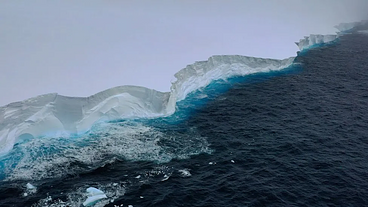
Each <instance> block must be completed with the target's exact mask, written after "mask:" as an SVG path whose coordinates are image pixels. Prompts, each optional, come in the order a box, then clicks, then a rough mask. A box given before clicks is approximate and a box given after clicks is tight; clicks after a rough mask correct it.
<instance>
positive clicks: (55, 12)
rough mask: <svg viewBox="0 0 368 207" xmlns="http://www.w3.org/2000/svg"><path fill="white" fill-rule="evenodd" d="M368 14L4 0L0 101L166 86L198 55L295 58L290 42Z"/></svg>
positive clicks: (322, 3)
mask: <svg viewBox="0 0 368 207" xmlns="http://www.w3.org/2000/svg"><path fill="white" fill-rule="evenodd" d="M367 10H368V0H239V1H235V0H230V1H228V0H221V1H220V0H211V1H210V0H182V1H179V0H177V1H162V0H161V1H160V0H159V1H150V0H149V1H136V0H134V1H133V0H132V1H126V0H124V1H123V0H122V1H118V0H106V1H94V0H80V1H71V0H64V1H48V0H43V1H40V0H35V1H26V0H24V1H20V0H2V1H1V2H0V106H2V105H5V104H8V103H10V102H14V101H20V100H23V99H26V98H30V97H33V96H36V95H41V94H44V93H52V92H57V93H59V94H62V95H67V96H89V95H92V94H94V93H97V92H99V91H102V90H105V89H108V88H110V87H114V86H118V85H140V86H145V87H148V88H153V89H156V90H160V91H169V88H170V85H171V83H170V80H172V78H173V75H174V74H175V72H177V71H179V70H180V69H182V68H184V67H185V66H186V65H188V64H192V63H194V62H195V61H199V60H207V59H208V58H209V57H210V56H212V55H233V54H238V55H247V56H256V57H269V58H279V59H281V58H287V57H290V56H295V54H296V51H297V49H298V48H297V46H296V45H295V44H294V42H295V41H298V40H299V39H300V38H302V37H303V36H305V35H309V34H311V33H320V34H327V33H334V32H335V31H336V30H335V29H334V28H333V26H334V25H336V24H338V23H340V22H351V21H357V20H361V19H363V18H365V16H364V15H365V14H366V13H368V12H367Z"/></svg>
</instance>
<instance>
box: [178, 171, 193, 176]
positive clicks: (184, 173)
mask: <svg viewBox="0 0 368 207" xmlns="http://www.w3.org/2000/svg"><path fill="white" fill-rule="evenodd" d="M178 172H180V175H181V176H182V177H190V176H192V174H190V172H189V170H188V169H183V170H178Z"/></svg>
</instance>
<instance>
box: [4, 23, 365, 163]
mask: <svg viewBox="0 0 368 207" xmlns="http://www.w3.org/2000/svg"><path fill="white" fill-rule="evenodd" d="M363 23H364V22H363ZM363 23H362V22H360V23H355V24H353V26H352V28H354V27H357V25H358V26H359V28H360V29H364V28H365V29H367V28H366V26H367V24H366V22H365V23H364V25H363ZM362 25H363V26H362ZM350 26H351V25H342V26H341V25H340V26H339V28H342V30H343V29H347V28H348V29H349V28H350ZM338 37H339V35H310V36H308V37H306V38H304V39H302V40H300V41H299V42H298V43H297V45H298V47H299V49H300V50H304V49H308V48H310V47H313V46H314V45H318V44H322V43H329V42H332V41H334V40H335V39H336V38H338ZM294 58H295V57H290V58H287V59H283V60H276V59H266V58H255V57H247V56H240V55H217V56H212V57H210V58H209V59H208V60H207V61H199V62H195V63H194V64H192V65H188V66H187V67H186V68H184V69H182V70H180V71H179V72H177V73H176V74H175V78H176V81H174V82H173V83H172V85H171V91H170V92H159V91H156V90H153V89H148V88H144V87H139V86H119V87H115V88H111V89H108V90H105V91H102V92H99V93H97V94H95V95H92V96H89V97H67V96H62V95H59V94H56V93H54V94H46V95H41V96H37V97H34V98H30V99H27V100H24V101H21V102H15V103H11V104H8V105H6V106H4V107H0V156H1V155H4V154H6V153H8V152H9V151H10V150H11V149H12V148H13V146H14V144H16V143H17V142H19V141H21V140H23V139H32V138H34V137H42V136H48V135H50V136H70V135H79V134H83V133H85V132H87V131H88V130H89V129H90V128H91V127H92V126H93V125H94V124H96V123H98V122H104V121H111V120H118V119H134V118H155V117H163V116H170V115H172V114H173V113H174V112H175V110H176V103H177V102H178V101H181V100H183V99H185V98H186V97H187V95H188V94H189V93H191V92H194V91H196V90H198V89H200V88H203V87H206V86H207V85H209V84H210V83H211V82H212V81H214V80H219V79H227V78H230V77H234V76H244V75H248V74H252V73H259V72H269V71H276V70H281V69H284V68H287V67H289V66H290V65H292V64H293V61H294Z"/></svg>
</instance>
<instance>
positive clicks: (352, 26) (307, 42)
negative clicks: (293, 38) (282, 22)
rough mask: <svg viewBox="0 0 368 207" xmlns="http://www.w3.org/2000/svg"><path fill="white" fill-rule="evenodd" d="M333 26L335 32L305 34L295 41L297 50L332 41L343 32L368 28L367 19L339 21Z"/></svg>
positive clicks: (343, 33) (359, 31)
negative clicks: (348, 21)
mask: <svg viewBox="0 0 368 207" xmlns="http://www.w3.org/2000/svg"><path fill="white" fill-rule="evenodd" d="M335 28H336V29H337V30H339V31H338V32H336V34H329V35H321V34H311V35H309V36H305V37H304V38H303V39H300V40H299V42H295V44H296V45H297V46H298V47H299V51H303V50H306V49H310V48H312V47H315V46H318V45H321V44H329V43H332V42H334V41H335V40H336V39H338V38H339V37H340V36H342V35H345V34H349V33H354V32H358V33H365V32H364V31H366V30H367V29H368V20H363V21H360V22H351V23H340V24H338V25H336V26H335Z"/></svg>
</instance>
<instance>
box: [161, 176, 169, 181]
mask: <svg viewBox="0 0 368 207" xmlns="http://www.w3.org/2000/svg"><path fill="white" fill-rule="evenodd" d="M169 178H170V176H168V175H164V178H163V179H162V180H161V181H166V180H168V179H169Z"/></svg>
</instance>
